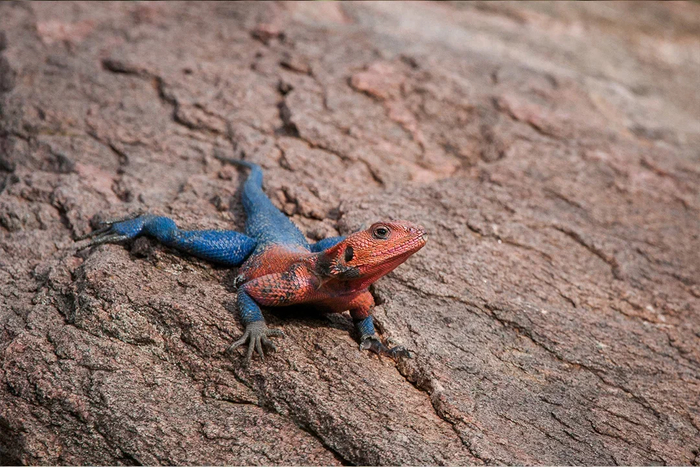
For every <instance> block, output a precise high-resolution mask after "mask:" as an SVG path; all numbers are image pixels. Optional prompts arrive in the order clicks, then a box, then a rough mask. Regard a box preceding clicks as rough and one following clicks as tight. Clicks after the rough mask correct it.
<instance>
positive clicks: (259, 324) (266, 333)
mask: <svg viewBox="0 0 700 467" xmlns="http://www.w3.org/2000/svg"><path fill="white" fill-rule="evenodd" d="M272 336H275V337H285V335H284V332H282V330H281V329H269V328H268V327H267V325H266V324H265V322H264V321H253V322H252V323H250V324H248V325H247V326H246V327H245V333H244V334H243V337H241V338H240V339H238V340H237V341H236V342H234V343H233V344H231V346H230V347H229V348H228V349H227V350H226V351H227V352H231V351H233V350H234V349H236V348H238V347H240V346H241V345H243V344H245V343H246V342H248V352H247V353H246V356H245V364H246V365H248V364H250V359H251V358H252V357H253V351H254V350H256V351H257V352H258V354H259V355H260V360H263V361H264V360H265V354H264V353H263V348H262V347H263V345H264V346H266V347H268V348H270V349H272V350H273V351H276V350H277V347H275V344H273V343H272V341H271V340H270V339H269V337H272Z"/></svg>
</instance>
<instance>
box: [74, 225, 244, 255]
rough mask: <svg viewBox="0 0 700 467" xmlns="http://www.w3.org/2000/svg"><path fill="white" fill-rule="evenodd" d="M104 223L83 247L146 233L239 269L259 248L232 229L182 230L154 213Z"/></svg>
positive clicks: (161, 240)
mask: <svg viewBox="0 0 700 467" xmlns="http://www.w3.org/2000/svg"><path fill="white" fill-rule="evenodd" d="M105 224H106V225H105V226H104V227H102V228H100V229H98V230H96V231H94V232H92V233H90V234H88V235H86V236H85V237H83V238H90V241H89V242H88V243H87V244H85V245H83V246H81V248H88V247H92V246H95V245H101V244H103V243H117V242H121V241H124V240H130V239H133V238H136V237H138V236H139V235H142V234H144V235H149V236H151V237H153V238H155V239H156V240H158V241H160V242H161V243H163V244H165V245H167V246H170V247H173V248H176V249H178V250H180V251H184V252H186V253H189V254H191V255H194V256H196V257H198V258H202V259H204V260H207V261H211V262H213V263H218V264H222V265H224V266H239V265H240V264H241V263H243V261H244V260H245V259H246V258H247V257H248V255H250V253H251V252H252V251H253V250H254V249H255V245H256V242H255V240H253V239H252V238H250V237H248V236H246V235H244V234H242V233H239V232H235V231H233V230H181V229H179V228H178V227H177V225H176V224H175V221H173V220H172V219H170V218H168V217H162V216H154V215H151V214H145V215H137V216H129V217H127V218H124V219H120V220H119V219H118V220H112V221H107V222H106V223H105Z"/></svg>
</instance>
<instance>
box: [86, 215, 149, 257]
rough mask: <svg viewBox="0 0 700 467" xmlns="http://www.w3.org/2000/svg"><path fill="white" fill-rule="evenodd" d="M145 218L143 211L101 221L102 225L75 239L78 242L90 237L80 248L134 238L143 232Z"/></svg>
mask: <svg viewBox="0 0 700 467" xmlns="http://www.w3.org/2000/svg"><path fill="white" fill-rule="evenodd" d="M144 222H145V218H143V217H142V216H141V213H140V212H138V213H135V214H131V215H130V216H127V217H122V218H118V219H108V220H105V221H103V222H101V223H100V225H101V227H100V228H99V229H97V230H93V231H92V232H89V233H87V234H85V235H82V236H80V237H78V238H76V239H75V241H76V242H78V241H81V240H86V239H90V241H89V242H87V243H86V244H85V245H81V246H80V249H84V248H89V247H92V246H96V245H102V244H103V243H118V242H121V241H123V240H129V239H131V238H134V237H135V236H136V235H138V234H139V233H140V232H141V229H142V228H143V224H144Z"/></svg>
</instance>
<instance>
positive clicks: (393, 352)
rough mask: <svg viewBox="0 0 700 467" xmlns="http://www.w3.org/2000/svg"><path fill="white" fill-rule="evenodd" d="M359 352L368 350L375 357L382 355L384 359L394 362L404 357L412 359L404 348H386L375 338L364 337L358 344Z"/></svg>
mask: <svg viewBox="0 0 700 467" xmlns="http://www.w3.org/2000/svg"><path fill="white" fill-rule="evenodd" d="M360 350H369V351H370V352H374V353H376V354H377V355H384V356H385V357H390V358H393V359H394V360H396V359H398V358H401V357H404V358H412V356H411V352H409V351H408V350H407V349H406V348H405V347H402V346H396V347H392V348H388V347H387V346H385V345H384V344H382V341H380V340H379V338H378V337H377V336H365V337H363V338H362V341H361V342H360Z"/></svg>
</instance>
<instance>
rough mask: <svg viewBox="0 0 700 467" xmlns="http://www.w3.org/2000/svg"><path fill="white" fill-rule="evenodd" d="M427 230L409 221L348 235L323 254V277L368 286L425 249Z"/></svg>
mask: <svg viewBox="0 0 700 467" xmlns="http://www.w3.org/2000/svg"><path fill="white" fill-rule="evenodd" d="M426 240H427V238H426V233H425V229H424V228H423V227H421V226H419V225H416V224H412V223H411V222H408V221H392V222H378V223H376V224H373V225H372V226H371V227H370V228H369V229H367V230H363V231H360V232H356V233H354V234H352V235H349V236H348V237H347V238H346V239H345V240H343V241H342V242H340V243H338V244H337V245H335V246H333V247H331V248H329V249H327V250H326V251H324V252H323V253H321V254H320V255H321V256H320V258H319V261H318V263H317V268H318V271H319V273H320V274H321V275H322V276H325V277H326V278H328V279H337V280H339V281H343V282H346V281H348V282H351V283H352V286H353V288H355V289H362V288H365V287H368V286H369V285H370V284H372V283H373V282H374V281H376V280H377V279H379V278H380V277H382V276H384V275H385V274H387V273H389V272H391V271H392V270H393V269H394V268H396V267H397V266H398V265H399V264H401V263H403V262H404V261H406V259H408V257H409V256H411V255H412V254H413V253H415V252H416V251H418V250H420V249H421V248H423V246H424V245H425V242H426Z"/></svg>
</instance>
